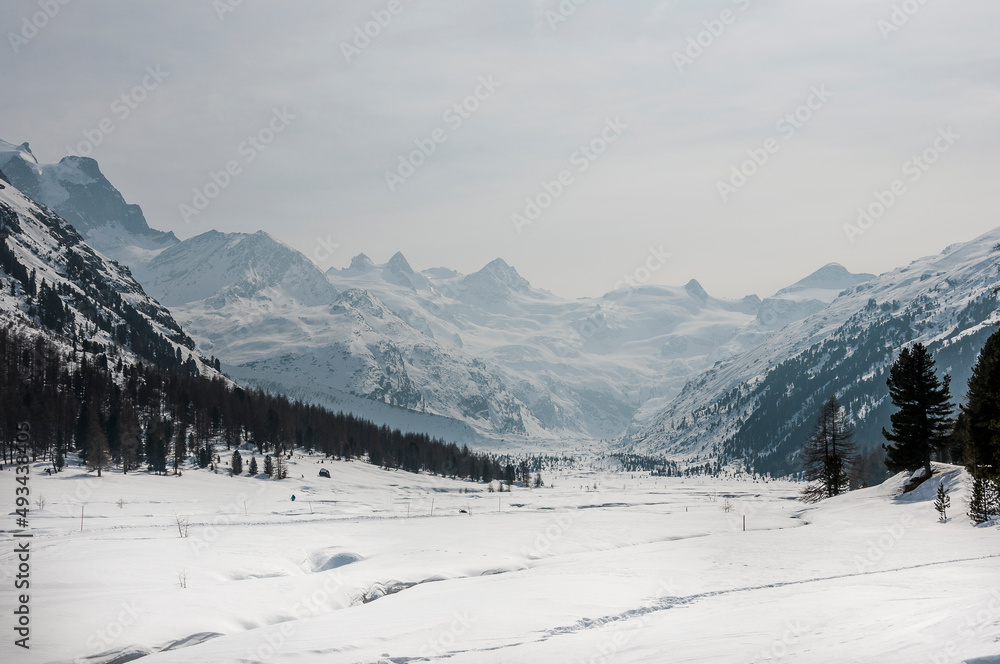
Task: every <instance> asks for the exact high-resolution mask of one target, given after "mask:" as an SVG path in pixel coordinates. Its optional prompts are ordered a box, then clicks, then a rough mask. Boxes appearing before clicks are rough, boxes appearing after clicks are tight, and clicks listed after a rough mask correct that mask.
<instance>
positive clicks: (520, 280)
mask: <svg viewBox="0 0 1000 664" xmlns="http://www.w3.org/2000/svg"><path fill="white" fill-rule="evenodd" d="M462 286H463V287H464V288H465V289H466V290H467V291H468V292H469V293H470V294H472V295H474V296H475V298H477V299H480V300H482V301H485V302H502V301H505V300H507V298H508V297H509V296H510V294H511V293H512V292H519V293H527V292H529V291H530V290H531V284H530V283H528V280H527V279H525V278H524V277H522V276H521V275H520V274H518V272H517V270H515V269H514V268H513V267H511V266H510V265H509V264H508V263H507V261H505V260H503V259H502V258H497V259H495V260H493V261H490V262H489V263H488V264H487V265H486V266H485V267H483V269H481V270H479V271H478V272H473V273H472V274H470V275H469V276H467V277H465V279H463V280H462Z"/></svg>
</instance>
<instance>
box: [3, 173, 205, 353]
mask: <svg viewBox="0 0 1000 664" xmlns="http://www.w3.org/2000/svg"><path fill="white" fill-rule="evenodd" d="M0 320H2V321H3V324H4V325H13V326H16V327H18V328H19V329H21V330H27V331H30V333H32V334H42V335H44V336H46V337H48V338H50V339H53V340H55V341H56V342H57V343H62V344H65V345H70V344H72V345H74V347H77V348H79V349H80V350H83V351H86V352H88V353H93V354H105V355H106V356H107V357H108V358H109V359H110V358H114V357H118V358H120V359H122V360H124V361H126V362H132V361H138V360H142V361H145V362H148V363H152V364H156V365H159V366H163V367H176V366H179V365H180V364H181V363H182V362H184V363H187V364H189V365H191V363H193V365H191V366H192V368H195V369H197V370H198V371H203V370H207V371H211V369H210V368H209V369H206V367H207V364H206V363H205V362H204V361H203V360H202V359H201V358H200V357H199V356H198V354H197V352H196V351H195V344H194V341H193V340H192V339H191V338H190V337H189V336H188V335H187V334H186V333H185V332H184V331H183V330H182V329H181V327H180V326H179V325H178V324H177V322H176V321H175V320H174V319H173V317H172V316H171V315H170V312H169V311H167V309H166V308H164V307H163V306H162V305H160V304H159V303H157V302H156V301H155V300H153V299H152V298H150V297H149V296H147V295H146V293H145V292H144V291H143V289H142V287H141V286H140V285H139V284H138V283H136V281H135V280H134V279H133V278H132V276H131V275H130V274H129V272H128V270H127V269H126V268H124V267H122V266H120V265H118V264H117V263H114V262H112V261H109V260H107V259H106V258H105V257H104V256H103V255H101V254H100V253H98V252H96V251H94V250H93V249H92V248H91V247H90V246H88V245H87V244H86V242H84V239H83V238H82V237H81V236H80V234H79V233H77V232H76V230H75V229H74V228H73V227H72V226H71V225H70V224H68V223H67V222H66V221H65V220H63V219H61V218H60V217H59V216H58V215H56V214H55V213H54V212H52V210H50V209H48V208H47V207H45V206H43V205H39V204H38V203H36V202H35V201H33V200H31V199H30V198H28V197H27V196H25V195H24V194H23V193H22V192H20V191H19V190H18V189H17V188H15V187H14V186H13V185H12V184H10V180H9V179H8V178H7V176H6V174H5V173H4V172H2V171H0Z"/></svg>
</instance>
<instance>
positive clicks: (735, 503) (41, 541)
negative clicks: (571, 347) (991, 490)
mask: <svg viewBox="0 0 1000 664" xmlns="http://www.w3.org/2000/svg"><path fill="white" fill-rule="evenodd" d="M320 468H328V469H329V470H330V472H331V475H332V477H331V478H329V479H326V478H321V477H318V471H319V469H320ZM939 470H940V471H941V472H940V474H938V475H936V476H935V478H934V479H933V480H932V481H930V482H928V483H926V484H925V485H924V486H923V487H921V488H920V489H919V490H918V491H917V492H915V495H910V496H907V497H905V498H896V497H895V496H896V494H898V492H899V490H900V489H899V480H898V479H895V480H890V481H889V482H887V483H886V484H885V485H883V486H881V487H875V488H871V489H865V490H862V491H857V492H853V493H851V494H849V495H847V496H843V497H840V498H837V499H833V500H829V501H826V502H824V503H821V504H820V505H818V506H814V507H804V506H803V505H802V504H801V503H799V502H797V501H796V500H795V498H796V494H797V492H798V491H799V490H800V488H801V485H797V484H793V483H786V482H768V483H763V482H759V483H757V482H752V481H735V480H729V481H722V480H713V479H710V478H696V479H679V478H650V477H648V476H640V475H632V474H620V473H618V474H614V473H587V472H577V473H563V474H558V473H557V474H556V476H554V477H551V476H546V477H545V479H546V481H547V482H549V481H554V483H555V485H554V486H547V487H544V488H540V489H531V490H529V489H524V488H518V487H515V488H514V490H513V492H511V493H502V494H499V493H487V492H486V491H485V490H484V486H483V485H479V484H472V483H468V482H459V481H452V480H448V479H444V478H440V477H432V476H426V475H412V474H408V473H404V472H396V471H385V470H380V469H377V468H374V467H372V466H369V465H366V464H362V463H358V462H332V461H330V460H325V461H324V462H323V463H322V464H321V463H320V457H309V456H306V457H303V458H297V459H296V460H295V461H294V462H292V464H291V466H290V477H289V478H288V479H287V480H284V481H281V482H274V481H265V480H262V479H253V478H247V477H240V478H230V477H226V476H223V475H213V474H211V473H209V472H206V471H188V472H186V473H185V474H184V475H183V476H182V477H172V476H168V477H153V476H148V475H145V474H137V475H131V474H130V475H128V476H122V475H120V474H119V473H109V474H106V475H105V477H104V478H102V479H96V478H95V477H93V476H90V475H86V474H84V473H83V472H82V471H81V470H80V469H78V468H72V469H68V470H66V471H65V472H63V473H60V474H59V475H58V476H53V477H47V476H45V475H44V474H43V475H39V474H37V471H36V473H35V474H34V475H33V476H32V477H31V480H30V486H31V490H32V496H33V498H32V511H31V522H30V530H31V532H32V534H33V537H32V539H31V545H30V546H31V563H30V564H31V572H30V573H31V589H30V607H31V629H32V632H31V641H30V644H31V649H30V651H24V650H22V649H20V648H17V647H15V646H14V639H15V638H16V636H15V635H14V633H13V631H12V627H13V619H14V618H13V614H12V612H13V610H14V606H15V593H14V592H13V591H12V589H13V585H14V576H15V574H16V573H17V565H18V563H17V560H16V556H15V555H14V554H13V550H14V546H15V544H14V538H13V537H12V536H11V535H12V531H13V529H14V526H15V523H14V522H15V516H14V515H13V513H12V512H13V509H14V495H15V482H14V473H13V472H12V470H11V469H10V468H7V469H5V470H4V471H3V472H0V500H3V501H6V504H7V505H8V506H9V509H4V513H5V514H6V515H7V516H5V517H4V518H5V519H6V520H7V522H6V523H4V524H3V526H2V528H3V529H4V531H5V532H3V533H2V534H0V537H2V540H3V549H2V557H0V577H2V581H0V583H2V588H3V592H2V606H0V612H2V615H3V616H4V617H3V618H2V621H0V622H2V625H0V627H2V630H0V634H3V637H2V638H3V641H2V643H0V660H2V661H3V662H5V663H12V662H33V663H34V662H39V663H42V662H53V661H59V662H65V661H73V660H74V658H83V657H84V656H93V655H97V654H99V653H105V655H103V656H101V657H94V658H90V659H80V660H79V661H86V662H90V663H91V664H97V663H98V662H100V663H105V662H125V661H130V658H131V657H132V656H136V657H137V656H139V655H141V654H143V653H149V654H147V655H146V656H145V657H143V658H142V659H141V661H142V662H143V663H144V664H166V663H168V662H178V663H179V662H184V663H187V664H190V663H202V662H203V663H205V664H224V663H228V662H232V663H236V662H276V663H277V662H295V663H302V664H312V663H316V664H319V663H323V664H330V663H335V662H345V663H346V662H350V663H355V662H366V663H375V662H394V663H403V662H436V661H447V662H450V663H455V664H458V663H464V662H475V663H476V664H480V663H486V662H498V663H499V662H504V663H512V662H539V661H541V662H555V663H561V662H567V663H568V662H587V663H591V662H592V663H595V664H597V663H604V662H621V663H628V662H643V663H650V664H653V663H656V664H660V663H663V662H713V663H727V662H733V663H737V662H739V663H743V664H746V663H749V662H777V661H787V662H795V663H796V664H799V663H806V662H817V663H819V662H822V663H824V664H826V663H831V662H833V663H838V664H839V663H847V662H879V663H881V664H887V663H892V662H900V663H903V662H905V663H906V664H914V663H916V662H928V663H931V662H964V661H969V662H977V663H985V662H994V663H995V662H1000V583H998V582H1000V574H998V570H1000V528H998V527H997V526H996V525H993V526H987V527H979V528H976V527H973V526H972V525H971V524H970V523H969V521H968V519H967V518H966V517H965V516H964V514H963V513H964V511H965V500H966V488H965V487H964V486H963V483H964V480H963V477H962V471H961V470H960V469H957V468H953V467H948V466H943V467H940V469H939ZM941 481H943V482H945V483H946V486H948V487H949V489H950V490H951V492H952V503H953V508H952V517H953V518H952V519H951V520H950V521H949V522H948V523H939V522H938V520H937V513H936V512H935V511H934V509H933V507H932V500H933V493H934V490H935V489H936V485H937V483H938V482H941ZM595 483H596V485H597V488H596V490H595V488H594V485H595ZM465 489H468V490H469V491H470V493H465V492H464V490H465ZM292 494H294V495H295V496H296V500H295V501H294V502H293V501H292V500H291V496H292ZM38 496H44V497H45V500H46V503H45V506H44V507H41V508H39V506H37V505H36V504H35V503H34V500H35V499H36V498H37V497H38ZM81 505H83V530H82V532H81V530H80V528H81V518H80V513H81ZM432 509H433V515H432V514H431V512H432ZM463 510H464V512H463ZM727 510H728V511H727ZM744 516H745V517H746V531H745V532H744V530H743V523H744ZM178 521H180V522H181V523H180V525H178ZM185 521H187V523H188V525H187V535H188V536H187V537H181V532H182V531H183V530H184V529H185V526H184V522H185ZM182 585H183V586H186V587H181V586H182Z"/></svg>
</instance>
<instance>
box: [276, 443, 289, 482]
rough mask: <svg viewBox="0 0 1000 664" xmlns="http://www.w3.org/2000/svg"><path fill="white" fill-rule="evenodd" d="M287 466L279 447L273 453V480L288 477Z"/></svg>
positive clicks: (282, 451)
mask: <svg viewBox="0 0 1000 664" xmlns="http://www.w3.org/2000/svg"><path fill="white" fill-rule="evenodd" d="M286 466H287V464H286V463H285V461H284V450H282V449H281V448H280V447H279V448H278V449H277V450H275V451H274V479H276V480H283V479H285V478H286V477H288V469H287V467H286Z"/></svg>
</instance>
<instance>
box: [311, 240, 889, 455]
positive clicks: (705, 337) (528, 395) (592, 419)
mask: <svg viewBox="0 0 1000 664" xmlns="http://www.w3.org/2000/svg"><path fill="white" fill-rule="evenodd" d="M400 265H405V266H406V267H405V269H404V270H402V271H401V270H400V269H399V266H400ZM401 274H405V275H406V279H405V281H404V280H403V279H401ZM327 276H329V277H330V279H331V281H332V282H333V283H334V284H336V285H337V286H338V287H339V288H351V287H354V288H363V289H366V290H368V291H369V292H372V293H374V294H376V295H377V296H378V298H379V299H380V300H382V301H383V302H385V303H386V305H387V306H388V307H389V308H390V309H391V310H392V311H394V312H395V313H396V314H397V315H399V316H400V318H402V319H403V320H405V321H406V322H407V323H408V324H409V325H410V326H411V327H412V328H414V329H417V330H419V331H421V332H422V333H423V334H424V335H425V336H427V337H430V338H433V339H436V340H438V341H440V342H441V343H442V344H443V345H445V346H448V347H450V348H452V349H462V350H465V351H467V352H469V353H471V354H474V355H475V356H476V357H479V358H482V359H483V360H485V361H489V362H492V363H494V364H495V365H496V366H498V367H499V368H500V370H501V372H502V373H503V375H505V376H506V377H507V382H508V384H510V385H511V386H512V387H511V389H512V391H513V393H514V394H515V395H516V396H517V398H518V399H519V400H520V401H521V402H522V403H524V404H525V405H526V406H527V407H528V408H529V409H530V411H531V412H532V414H533V415H534V416H535V417H536V418H537V419H538V420H539V422H540V423H541V424H542V426H543V427H544V428H545V429H546V430H547V431H553V432H562V433H563V435H567V432H572V433H575V434H576V435H582V436H591V437H604V438H612V437H617V436H619V435H620V434H621V432H622V431H624V430H625V428H626V427H627V426H628V425H629V423H631V422H633V421H639V422H642V421H644V420H645V419H646V418H647V417H648V416H651V415H653V414H655V413H656V412H657V411H658V410H660V409H661V408H662V407H663V406H664V405H666V403H668V402H669V400H670V399H672V398H673V397H675V396H676V395H677V394H678V393H679V391H680V388H681V387H682V386H683V384H684V382H685V381H686V380H687V379H688V378H690V377H691V376H693V375H695V374H696V373H697V372H699V371H701V370H704V369H706V368H708V367H710V366H711V365H712V364H713V363H714V362H716V361H718V360H720V359H723V358H726V357H728V356H731V355H733V354H736V353H739V352H741V351H743V350H746V349H747V348H750V347H752V346H754V345H756V344H757V343H760V342H761V341H762V340H764V339H766V338H767V337H768V336H770V335H771V334H773V333H774V331H775V330H777V329H779V328H780V327H781V326H782V325H783V324H784V323H786V322H788V321H790V320H794V319H795V318H796V316H805V315H808V314H809V313H811V312H812V311H814V310H815V309H816V308H817V306H825V303H823V302H822V298H826V299H827V300H832V299H833V298H834V297H835V296H836V293H839V292H840V291H841V290H843V289H844V288H846V287H848V286H851V285H854V284H857V283H859V282H861V281H865V280H867V279H869V278H870V277H871V275H852V274H850V273H849V272H847V271H846V270H844V269H843V268H841V267H840V266H828V267H827V268H824V269H823V270H821V271H820V272H818V273H816V274H814V275H811V276H810V277H807V278H806V279H804V280H803V281H801V282H799V283H798V284H796V285H795V286H793V287H791V288H790V289H786V290H787V291H788V292H787V293H786V292H781V293H778V294H776V295H775V296H774V297H773V298H769V300H765V302H770V303H771V304H770V305H768V306H769V307H770V310H771V311H778V310H781V318H780V321H779V320H778V319H777V318H775V317H765V316H764V315H762V314H763V313H764V311H765V310H764V309H762V305H761V302H760V300H759V299H758V298H757V297H756V296H749V297H747V298H744V299H743V300H739V301H727V300H720V299H717V298H713V297H711V296H710V295H709V294H708V293H706V292H705V290H704V289H703V288H702V287H701V285H700V284H699V283H698V282H697V281H693V280H692V281H691V282H689V283H688V284H687V285H686V286H684V287H662V286H638V287H634V288H623V289H620V290H617V291H613V292H610V293H607V294H606V295H604V296H602V297H598V298H581V299H576V300H568V299H563V298H559V297H557V296H555V295H553V294H552V293H549V292H547V291H544V290H540V289H536V288H533V287H532V286H531V284H530V283H528V281H527V280H525V279H524V278H523V277H521V276H520V275H519V274H518V273H517V271H516V270H515V269H514V268H513V267H511V266H510V265H508V264H507V263H506V262H504V261H503V260H500V259H497V260H495V261H493V262H491V263H490V264H489V265H487V266H485V267H484V268H483V269H481V270H479V271H478V272H475V273H473V274H470V275H467V276H466V275H462V274H459V273H458V272H455V271H454V270H450V269H448V268H434V269H429V270H424V271H423V272H422V273H414V272H413V271H412V269H410V268H409V265H408V263H406V261H405V259H404V258H403V257H402V256H401V255H400V254H396V255H395V256H394V257H393V258H392V259H391V260H390V261H389V262H388V263H386V264H383V265H378V264H375V263H374V262H373V261H372V260H371V259H370V258H368V257H367V256H365V255H363V254H362V255H359V256H357V257H355V258H354V260H352V261H351V265H350V267H348V268H346V269H343V270H338V269H331V270H329V271H328V272H327ZM401 283H402V284H403V285H402V286H401V285H400V284H401ZM805 288H811V290H810V291H808V292H806V291H805ZM800 291H801V292H800ZM796 298H798V299H796Z"/></svg>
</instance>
